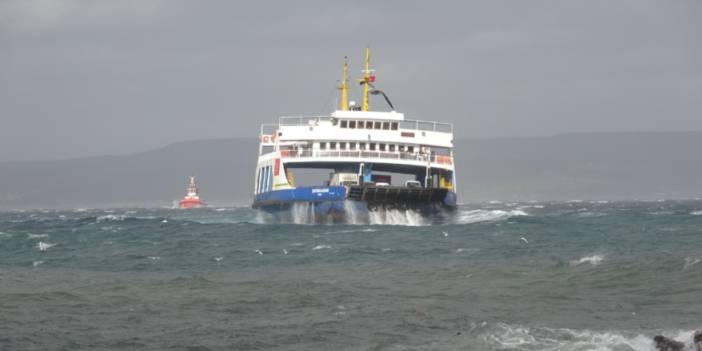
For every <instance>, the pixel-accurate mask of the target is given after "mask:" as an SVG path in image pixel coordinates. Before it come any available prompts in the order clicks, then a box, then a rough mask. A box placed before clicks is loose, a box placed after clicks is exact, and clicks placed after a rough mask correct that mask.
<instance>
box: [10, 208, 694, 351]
mask: <svg viewBox="0 0 702 351" xmlns="http://www.w3.org/2000/svg"><path fill="white" fill-rule="evenodd" d="M267 220H268V219H267V217H266V216H262V215H261V214H258V213H257V212H255V211H253V210H251V209H248V208H223V209H199V210H187V211H184V210H169V209H115V210H108V211H106V210H72V211H24V212H20V211H14V212H3V213H0V349H3V350H4V349H7V350H32V349H35V350H44V349H65V350H74V349H89V350H100V349H103V350H108V349H109V350H114V349H129V350H131V349H175V350H178V349H188V350H219V349H222V350H234V349H240V350H257V349H259V350H264V349H265V350H268V349H272V350H312V349H317V350H368V349H372V350H594V349H597V350H652V349H653V345H652V343H651V337H652V336H653V335H655V334H660V333H662V334H664V335H667V336H670V337H675V338H678V339H680V340H685V341H686V342H689V341H690V339H691V335H692V332H693V331H694V330H700V329H702V240H701V239H702V202H701V201H686V202H638V203H605V202H598V203H594V202H571V203H522V204H500V203H496V204H486V205H474V206H464V207H461V209H460V210H459V211H458V212H457V213H456V214H455V215H454V216H453V217H452V218H449V219H448V220H446V221H445V223H441V224H436V223H434V224H431V225H429V224H428V223H426V222H425V221H422V220H421V218H416V217H415V216H413V215H412V214H409V215H407V214H394V213H393V214H385V215H382V216H379V217H376V218H374V219H373V220H372V224H356V225H297V224H267V223H266V221H267ZM382 223H388V224H390V225H387V224H386V225H383V224H382ZM402 223H404V224H412V226H408V225H397V224H402Z"/></svg>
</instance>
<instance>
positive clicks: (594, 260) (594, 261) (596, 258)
mask: <svg viewBox="0 0 702 351" xmlns="http://www.w3.org/2000/svg"><path fill="white" fill-rule="evenodd" d="M604 259H605V256H604V255H591V256H585V257H582V258H581V259H579V260H573V261H570V265H571V266H579V265H581V264H585V263H589V264H591V265H593V266H597V265H599V264H600V263H602V261H604Z"/></svg>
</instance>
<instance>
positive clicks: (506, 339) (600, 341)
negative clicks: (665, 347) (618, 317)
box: [478, 323, 694, 351]
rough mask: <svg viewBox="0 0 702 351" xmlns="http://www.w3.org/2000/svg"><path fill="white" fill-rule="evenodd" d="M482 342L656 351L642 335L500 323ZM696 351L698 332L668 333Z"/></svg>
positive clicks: (508, 345) (500, 345) (493, 345)
mask: <svg viewBox="0 0 702 351" xmlns="http://www.w3.org/2000/svg"><path fill="white" fill-rule="evenodd" d="M485 329H487V330H484V331H482V332H481V333H480V334H479V335H478V339H479V340H481V341H482V342H483V343H485V344H486V346H487V347H488V348H491V349H492V348H494V349H510V350H563V351H570V350H573V351H575V350H637V351H647V350H651V351H654V350H656V348H655V346H654V343H653V338H652V337H650V336H647V335H644V334H641V333H634V332H631V333H630V332H622V331H592V330H587V329H585V330H574V329H566V328H556V329H551V328H530V327H524V326H515V325H509V324H506V323H498V324H496V325H494V326H490V327H487V328H485ZM664 334H665V335H670V338H671V339H673V340H677V341H681V342H683V343H685V344H686V346H687V347H686V350H693V349H694V346H693V345H692V337H693V334H694V331H691V330H678V331H673V332H668V333H664Z"/></svg>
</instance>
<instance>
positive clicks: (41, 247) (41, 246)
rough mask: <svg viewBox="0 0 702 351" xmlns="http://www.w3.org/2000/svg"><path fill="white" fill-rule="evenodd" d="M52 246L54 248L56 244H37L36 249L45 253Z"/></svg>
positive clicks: (41, 242)
mask: <svg viewBox="0 0 702 351" xmlns="http://www.w3.org/2000/svg"><path fill="white" fill-rule="evenodd" d="M54 246H56V244H52V243H45V242H43V241H40V242H38V243H37V249H39V251H46V250H48V249H50V248H52V247H54Z"/></svg>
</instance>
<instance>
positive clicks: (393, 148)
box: [388, 144, 395, 152]
mask: <svg viewBox="0 0 702 351" xmlns="http://www.w3.org/2000/svg"><path fill="white" fill-rule="evenodd" d="M388 146H389V147H390V152H394V151H395V144H390V145H388Z"/></svg>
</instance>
